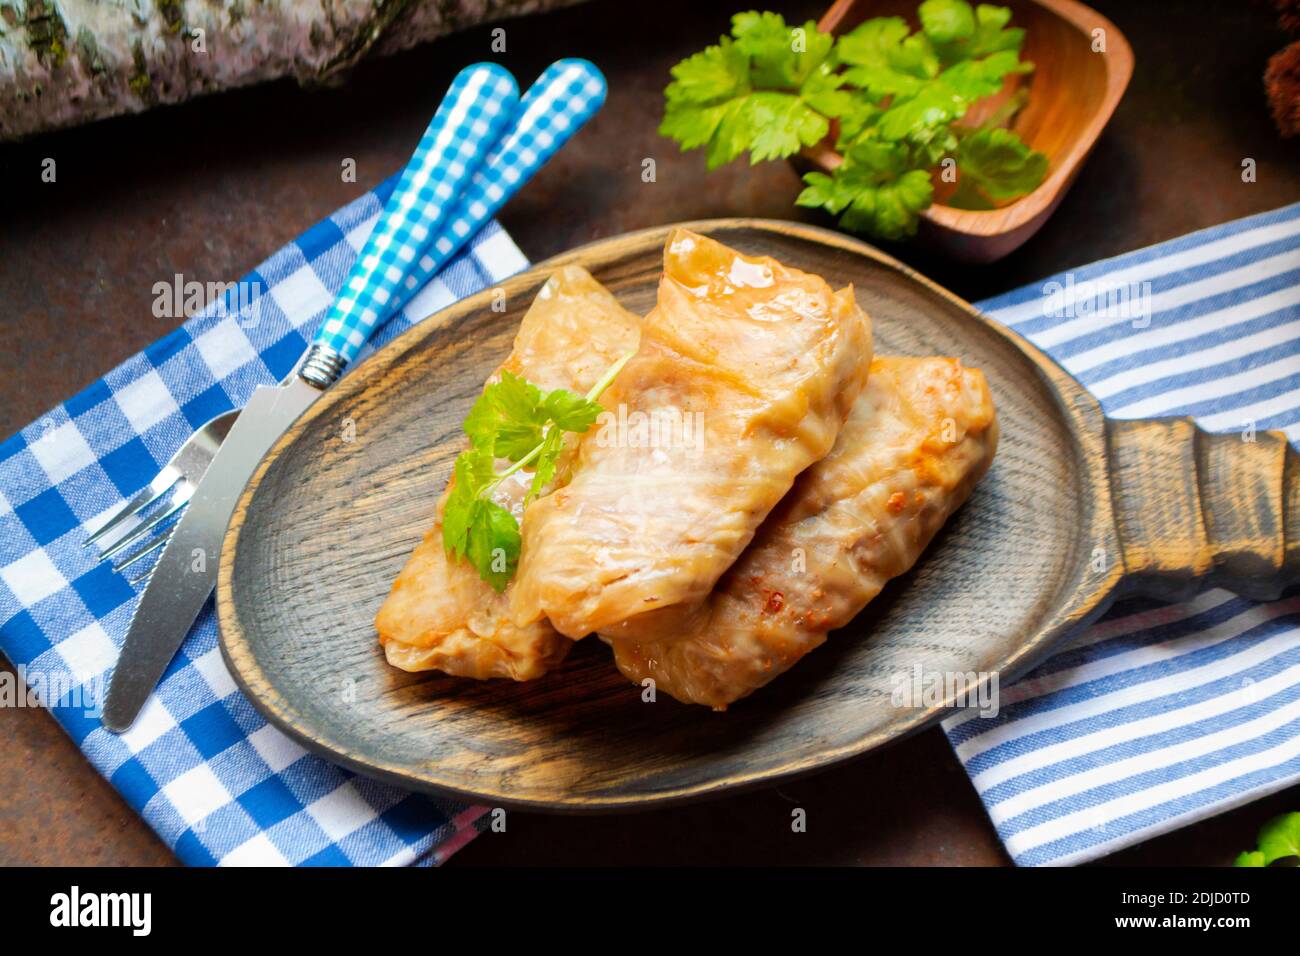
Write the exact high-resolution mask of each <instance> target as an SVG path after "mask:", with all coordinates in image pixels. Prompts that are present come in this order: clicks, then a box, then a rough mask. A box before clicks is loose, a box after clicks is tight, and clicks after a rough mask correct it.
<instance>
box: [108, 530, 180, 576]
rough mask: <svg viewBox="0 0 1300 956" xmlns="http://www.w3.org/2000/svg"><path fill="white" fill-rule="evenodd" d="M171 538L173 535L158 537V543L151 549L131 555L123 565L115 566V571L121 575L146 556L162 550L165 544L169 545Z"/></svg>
mask: <svg viewBox="0 0 1300 956" xmlns="http://www.w3.org/2000/svg"><path fill="white" fill-rule="evenodd" d="M169 537H171V535H166V534H160V535H158V540H157V541H155V542H154V543H153V544H151V545H149V547H147V548H145V549H144V550H143V551H138V552H136V553H135V554H133V555H131V557H129V558H127V559H126V560H125V561H123V562H122V563H121V564H115V565H113V570H114V571H117V572H118V573H121V572H122V571H124V570H125V569H126V568H129V567H130V566H131V565H133V564H135V563H136V562H137V561H139V560H140V559H141V558H143V557H144V556H145V555H146V554H152V553H153V552H155V551H157V550H158V549H159V548H161V547H162V546H163V545H164V544H166V543H167V539H168V538H169Z"/></svg>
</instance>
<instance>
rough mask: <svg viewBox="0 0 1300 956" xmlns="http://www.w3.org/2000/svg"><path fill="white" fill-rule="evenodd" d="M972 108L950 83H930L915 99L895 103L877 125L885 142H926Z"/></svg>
mask: <svg viewBox="0 0 1300 956" xmlns="http://www.w3.org/2000/svg"><path fill="white" fill-rule="evenodd" d="M968 106H969V103H968V101H967V100H965V99H964V98H962V97H961V96H959V95H958V94H957V92H956V91H955V90H953V88H952V87H950V86H948V84H946V83H942V82H939V83H930V84H928V85H926V86H925V87H924V88H923V89H922V90H921V91H920V92H919V93H917V94H916V95H915V96H912V97H908V98H907V99H903V100H901V101H900V102H898V103H897V104H893V105H891V106H890V107H889V109H887V110H885V112H884V113H882V114H881V116H880V121H879V122H878V123H877V124H876V129H877V130H878V131H879V133H880V136H881V138H882V139H887V140H893V141H897V140H901V139H909V138H910V139H916V140H919V141H926V140H928V139H929V138H930V136H931V135H932V134H933V132H934V131H936V130H937V129H938V128H939V127H946V126H948V125H949V124H951V123H952V122H953V120H958V119H961V118H962V117H963V116H964V115H965V114H966V109H967V107H968Z"/></svg>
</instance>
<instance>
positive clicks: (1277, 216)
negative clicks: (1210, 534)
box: [944, 205, 1300, 866]
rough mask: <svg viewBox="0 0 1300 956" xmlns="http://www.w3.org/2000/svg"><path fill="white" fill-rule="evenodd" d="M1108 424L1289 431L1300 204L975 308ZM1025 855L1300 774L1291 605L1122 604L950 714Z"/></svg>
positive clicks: (1229, 601) (1196, 809) (1299, 410)
mask: <svg viewBox="0 0 1300 956" xmlns="http://www.w3.org/2000/svg"><path fill="white" fill-rule="evenodd" d="M980 305H981V308H983V309H984V310H985V311H986V312H987V313H988V314H989V315H991V316H992V317H993V318H994V319H996V320H998V321H999V322H1002V323H1004V324H1006V325H1008V326H1010V327H1011V328H1013V329H1015V330H1016V331H1017V332H1019V333H1021V334H1022V335H1024V336H1025V337H1026V338H1028V339H1030V340H1031V341H1032V342H1034V343H1035V344H1036V345H1038V346H1039V347H1041V348H1042V349H1044V350H1045V351H1046V352H1048V353H1049V354H1050V355H1051V356H1052V357H1053V358H1055V359H1056V360H1057V361H1058V362H1060V363H1061V364H1062V365H1063V366H1064V367H1065V368H1066V369H1067V370H1068V371H1070V372H1071V373H1072V374H1073V375H1074V376H1075V377H1076V378H1078V379H1079V380H1080V381H1081V382H1083V383H1084V385H1086V386H1087V387H1088V388H1089V389H1090V390H1091V391H1092V393H1093V394H1094V395H1096V396H1097V397H1098V398H1099V399H1100V400H1101V403H1102V406H1103V407H1104V408H1105V410H1106V413H1107V414H1108V415H1110V416H1112V417H1115V418H1149V417H1152V416H1160V415H1193V416H1195V417H1196V419H1197V420H1198V421H1199V422H1200V424H1201V425H1202V426H1204V427H1205V428H1207V429H1211V430H1215V431H1232V430H1245V429H1247V428H1250V427H1252V426H1253V427H1255V428H1258V429H1263V428H1278V429H1282V430H1283V431H1285V432H1286V433H1287V436H1288V437H1289V438H1290V439H1291V441H1292V443H1293V444H1295V443H1296V441H1297V439H1298V438H1300V205H1294V206H1288V207H1286V208H1283V209H1279V210H1276V211H1275V212H1271V213H1266V214H1263V215H1259V216H1252V217H1250V218H1248V219H1241V220H1237V221H1236V222H1231V223H1228V224H1226V225H1223V226H1218V227H1215V228H1213V229H1207V230H1205V231H1203V232H1197V233H1193V234H1192V235H1189V236H1184V237H1183V238H1181V239H1176V240H1173V241H1171V242H1165V243H1161V244H1160V245H1156V246H1152V247H1150V248H1148V249H1142V250H1139V251H1137V252H1133V253H1129V254H1127V255H1123V256H1120V257H1118V258H1115V259H1107V260H1105V261H1103V262H1098V263H1095V264H1093V265H1090V266H1087V267H1084V268H1081V269H1077V270H1074V271H1073V272H1069V273H1061V274H1060V275H1057V276H1053V277H1052V278H1050V279H1048V280H1046V281H1044V282H1038V283H1034V284H1033V285H1032V286H1026V287H1024V288H1023V289H1019V290H1017V291H1015V292H1011V293H1008V294H1007V295H1003V296H999V297H998V298H995V299H991V300H989V301H987V302H983V303H981V304H980ZM944 729H945V731H946V732H947V734H948V739H949V741H950V742H951V743H952V746H953V748H954V749H955V750H956V752H957V756H958V757H959V758H960V760H961V762H962V764H963V765H964V766H965V768H966V772H967V773H969V774H970V777H971V780H972V781H973V782H974V784H975V788H976V790H978V791H979V795H980V798H981V799H982V800H983V801H984V805H985V807H986V808H987V809H988V812H989V815H990V816H991V817H992V818H993V823H994V825H995V826H996V827H997V830H998V834H999V835H1000V836H1001V838H1002V840H1003V842H1004V843H1005V844H1006V847H1007V850H1008V852H1009V853H1010V854H1011V856H1012V858H1013V859H1014V860H1015V861H1016V863H1018V864H1020V865H1022V866H1040V865H1064V864H1071V863H1080V862H1084V861H1086V860H1090V859H1093V858H1095V857H1098V856H1102V855H1104V854H1106V853H1111V852H1113V851H1115V850H1118V849H1120V848H1121V847H1125V846H1129V845H1130V844H1133V843H1138V842H1140V841H1142V840H1146V839H1149V838H1151V837H1153V836H1156V835H1157V834H1160V833H1164V832H1166V831H1169V830H1173V829H1176V828H1178V827H1182V826H1186V825H1187V824H1189V823H1192V822H1195V821H1196V820H1199V819H1202V818H1204V817H1207V816H1211V815H1213V814H1216V813H1222V812H1224V811H1225V810H1229V809H1232V808H1233V807H1236V806H1239V805H1241V804H1243V803H1247V802H1249V801H1251V800H1255V799H1258V798H1260V797H1262V796H1265V795H1266V794H1269V793H1272V792H1274V791H1277V790H1281V789H1283V788H1285V787H1287V786H1290V785H1293V784H1295V783H1297V782H1300V598H1297V597H1289V598H1284V599H1283V600H1280V601H1274V602H1271V603H1260V602H1255V601H1247V600H1244V599H1242V598H1239V597H1236V596H1234V595H1232V594H1229V593H1228V592H1226V591H1211V592H1209V593H1206V594H1203V595H1201V596H1199V597H1197V598H1196V599H1195V600H1193V601H1189V602H1187V603H1185V604H1175V605H1166V604H1160V603H1158V602H1155V601H1145V600H1130V601H1125V602H1123V603H1121V604H1118V605H1116V606H1115V607H1114V608H1112V609H1111V610H1110V612H1109V613H1108V614H1107V615H1106V616H1105V617H1104V618H1102V620H1101V621H1100V622H1098V623H1097V624H1094V625H1093V626H1091V627H1089V628H1087V629H1085V630H1084V631H1083V632H1081V633H1080V634H1079V635H1077V636H1076V637H1075V638H1073V639H1072V640H1071V641H1070V642H1069V643H1068V644H1067V646H1066V647H1065V649H1063V650H1061V651H1060V652H1058V653H1057V654H1056V655H1055V656H1053V657H1052V658H1050V659H1049V660H1047V661H1046V662H1045V663H1043V664H1042V665H1040V666H1039V667H1038V668H1036V669H1035V670H1034V671H1032V672H1031V673H1029V674H1028V675H1026V676H1025V677H1024V678H1023V679H1021V680H1020V681H1018V682H1016V683H1015V684H1014V685H1013V686H1011V687H1008V688H1003V690H1002V694H1001V709H1000V712H999V713H998V715H997V716H996V717H995V718H991V719H986V718H981V717H979V716H978V714H976V713H974V712H963V713H961V714H958V715H956V716H954V717H952V718H950V719H949V720H947V721H945V722H944Z"/></svg>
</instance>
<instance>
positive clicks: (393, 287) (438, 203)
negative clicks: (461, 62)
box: [316, 63, 519, 362]
mask: <svg viewBox="0 0 1300 956" xmlns="http://www.w3.org/2000/svg"><path fill="white" fill-rule="evenodd" d="M518 103H519V89H518V87H517V86H516V85H515V80H514V77H513V76H511V75H510V74H509V73H508V72H506V70H505V69H503V68H502V67H499V66H497V65H496V64H493V63H479V64H475V65H474V66H469V67H466V68H465V69H463V70H461V71H460V73H459V74H457V76H456V78H455V80H453V81H452V84H451V88H450V89H448V91H447V96H446V98H444V99H443V101H442V104H441V105H440V106H439V107H438V112H437V113H436V114H434V117H433V119H432V120H431V121H430V122H429V126H428V128H427V129H426V130H425V131H424V135H423V136H421V137H420V142H419V145H418V146H416V149H415V152H414V154H413V155H412V156H411V159H410V162H408V163H407V165H406V168H405V169H404V170H403V171H402V173H401V176H400V178H399V179H398V181H397V190H396V193H395V196H396V201H395V202H394V203H392V204H390V206H389V208H387V209H385V210H384V214H383V216H382V217H380V220H379V224H378V225H377V226H375V228H374V230H373V231H372V232H371V233H370V238H369V239H367V240H366V245H365V248H363V249H362V250H361V254H360V255H359V256H358V257H357V261H356V265H355V266H353V269H352V272H351V274H350V275H349V276H348V279H347V281H346V282H345V283H344V284H343V290H342V292H341V293H340V294H339V298H338V299H337V300H336V301H335V303H334V305H333V306H332V307H331V308H330V311H329V314H328V315H326V317H325V321H324V322H323V323H321V328H320V332H319V333H317V335H316V343H317V344H319V345H323V346H325V347H327V348H330V349H332V350H333V351H335V352H337V353H338V354H339V355H340V356H341V357H342V359H343V361H344V362H350V361H352V360H353V359H354V358H356V356H357V353H358V352H359V351H361V347H362V346H363V345H365V344H366V339H368V338H369V337H370V333H371V331H372V330H373V329H374V327H375V325H376V324H377V323H378V322H379V321H380V320H381V319H384V318H386V317H387V316H388V315H389V314H390V313H391V312H392V311H393V309H394V308H395V307H397V306H398V305H400V302H394V301H393V300H394V299H397V298H398V297H399V296H401V295H402V294H403V293H404V292H406V293H409V292H412V291H414V289H416V288H418V287H419V284H416V285H410V284H404V283H403V280H404V279H405V278H406V277H407V275H408V274H410V273H411V271H412V267H413V264H414V262H415V260H416V259H417V258H419V257H420V255H421V253H423V251H424V249H425V248H426V247H427V246H429V245H430V244H431V243H433V242H434V241H435V240H436V238H437V236H438V230H439V227H440V226H441V225H442V222H443V220H444V219H445V218H446V216H447V213H448V212H450V211H451V209H452V208H453V207H454V205H455V203H456V201H457V199H458V198H459V197H460V196H461V194H462V192H463V191H464V188H465V186H466V185H467V184H468V183H469V181H470V177H471V176H473V175H474V173H475V172H477V171H478V169H479V167H480V166H481V165H482V163H483V161H484V158H485V157H486V155H487V153H488V146H489V144H491V143H494V142H496V140H497V138H498V137H499V136H500V134H501V131H502V128H503V127H504V126H505V124H506V123H507V122H508V121H510V120H511V119H513V118H514V114H515V109H516V107H517V106H518ZM485 219H486V216H485V217H483V219H482V220H480V222H482V221H484V220H485ZM469 234H470V228H469V227H468V226H466V228H465V230H464V232H463V233H462V234H461V238H462V239H464V238H468V236H469ZM442 241H443V242H444V243H445V244H446V247H447V249H449V250H450V249H451V248H452V243H451V242H450V241H449V240H447V239H444V240H442ZM420 284H422V283H420Z"/></svg>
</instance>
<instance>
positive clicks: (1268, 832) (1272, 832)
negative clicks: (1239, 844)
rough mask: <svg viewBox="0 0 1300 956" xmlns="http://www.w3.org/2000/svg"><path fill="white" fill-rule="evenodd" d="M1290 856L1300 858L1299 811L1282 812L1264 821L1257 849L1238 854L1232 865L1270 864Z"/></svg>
mask: <svg viewBox="0 0 1300 956" xmlns="http://www.w3.org/2000/svg"><path fill="white" fill-rule="evenodd" d="M1292 857H1295V858H1297V859H1298V860H1300V813H1284V814H1282V815H1281V816H1280V817H1274V818H1273V819H1272V820H1269V821H1268V822H1267V823H1265V824H1264V826H1263V827H1261V828H1260V831H1259V847H1258V849H1255V850H1248V851H1247V852H1245V853H1242V854H1240V855H1239V856H1238V857H1237V859H1236V860H1235V861H1234V862H1233V866H1270V865H1271V864H1273V863H1275V862H1277V861H1278V860H1286V859H1290V858H1292Z"/></svg>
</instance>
